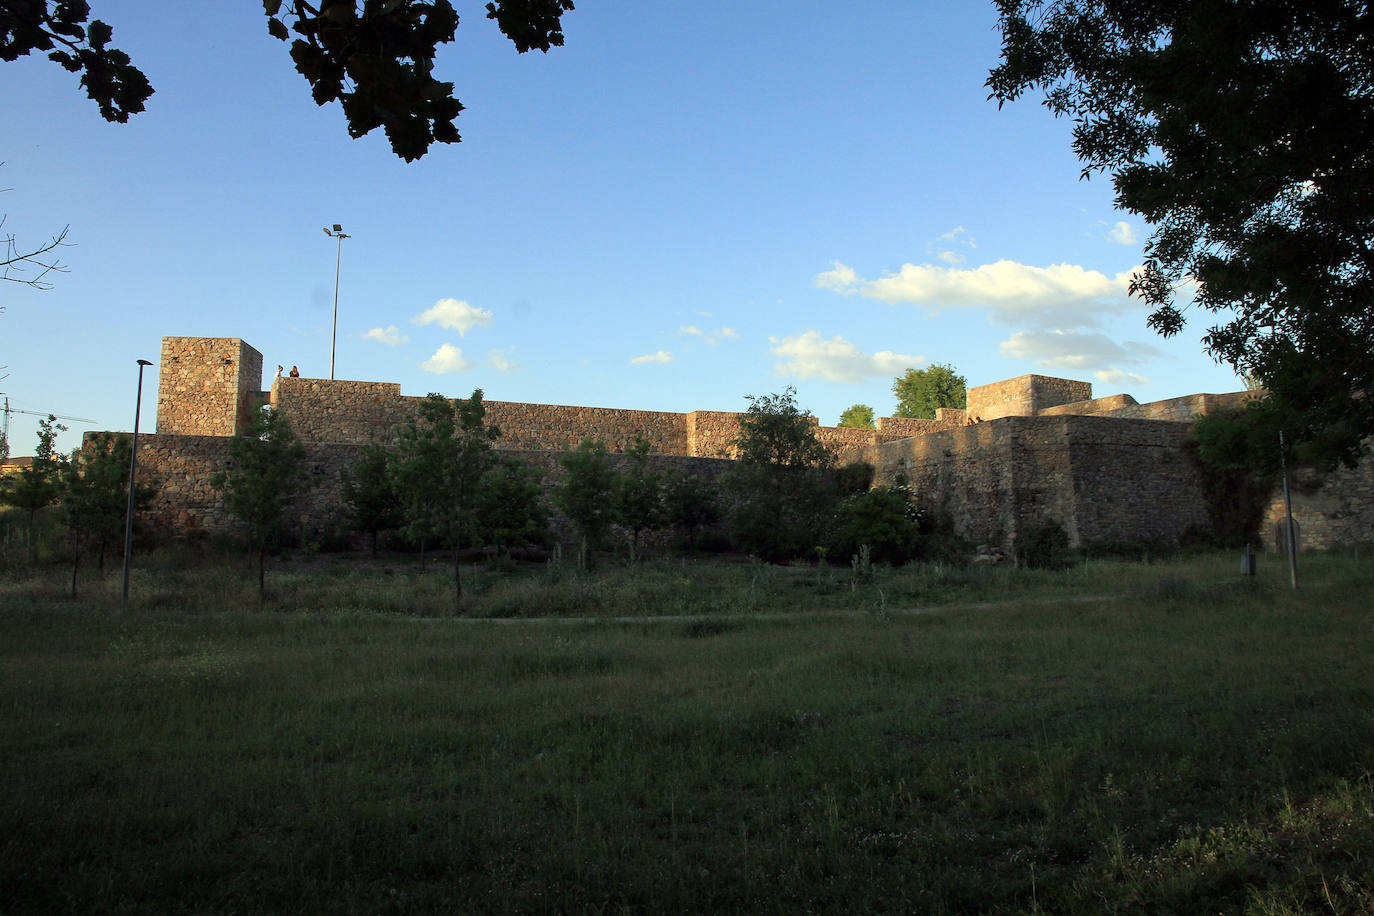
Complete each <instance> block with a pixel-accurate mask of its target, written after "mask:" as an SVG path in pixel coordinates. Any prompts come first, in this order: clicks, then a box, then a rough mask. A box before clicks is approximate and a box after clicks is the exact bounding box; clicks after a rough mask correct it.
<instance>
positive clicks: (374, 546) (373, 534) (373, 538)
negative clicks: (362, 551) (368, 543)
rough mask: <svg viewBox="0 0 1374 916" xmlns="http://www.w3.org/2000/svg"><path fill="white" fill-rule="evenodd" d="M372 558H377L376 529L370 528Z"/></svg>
mask: <svg viewBox="0 0 1374 916" xmlns="http://www.w3.org/2000/svg"><path fill="white" fill-rule="evenodd" d="M372 559H374V560H375V559H377V529H376V528H373V529H372Z"/></svg>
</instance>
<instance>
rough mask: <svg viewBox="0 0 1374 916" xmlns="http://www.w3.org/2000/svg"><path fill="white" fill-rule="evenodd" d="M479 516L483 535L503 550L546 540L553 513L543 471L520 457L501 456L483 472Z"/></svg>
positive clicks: (478, 496) (478, 507)
mask: <svg viewBox="0 0 1374 916" xmlns="http://www.w3.org/2000/svg"><path fill="white" fill-rule="evenodd" d="M477 517H478V528H479V530H480V532H481V534H482V537H483V538H484V539H485V540H486V542H487V543H489V544H492V545H493V546H495V547H496V549H497V550H498V551H501V552H503V553H509V552H510V549H511V548H512V547H516V546H519V545H521V544H544V543H546V542H547V540H548V534H549V516H548V512H547V511H546V510H545V508H544V488H543V485H542V482H541V481H540V476H539V472H538V471H536V470H535V469H534V468H532V467H530V466H529V465H527V464H526V463H525V462H523V461H521V460H519V459H518V458H511V457H508V456H505V457H498V458H497V459H496V461H495V462H494V463H493V464H492V466H491V467H490V468H488V469H487V471H486V473H485V474H484V475H483V476H482V480H481V484H480V486H479V488H478V494H477Z"/></svg>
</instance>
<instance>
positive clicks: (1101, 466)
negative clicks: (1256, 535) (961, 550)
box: [857, 416, 1207, 547]
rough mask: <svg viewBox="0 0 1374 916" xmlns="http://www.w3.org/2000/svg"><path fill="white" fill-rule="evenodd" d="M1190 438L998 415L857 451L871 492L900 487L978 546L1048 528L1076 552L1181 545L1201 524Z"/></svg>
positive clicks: (1112, 424) (1139, 428)
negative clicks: (871, 476) (1113, 545)
mask: <svg viewBox="0 0 1374 916" xmlns="http://www.w3.org/2000/svg"><path fill="white" fill-rule="evenodd" d="M1187 435H1188V430H1187V428H1186V427H1184V426H1181V425H1180V426H1174V425H1164V424H1161V423H1157V422H1150V421H1141V420H1116V419H1107V418H1098V417H1077V416H1068V417H1004V418H1002V419H999V420H995V421H985V422H983V423H979V424H976V425H973V426H961V427H956V428H953V429H947V430H940V431H936V432H932V433H929V434H927V435H925V436H919V437H914V438H910V439H903V440H900V441H896V442H889V443H882V444H879V445H876V446H874V447H872V448H870V449H867V450H864V451H862V452H860V453H857V454H858V455H859V456H861V457H862V458H863V459H864V460H866V461H868V462H870V463H871V464H873V466H874V468H875V481H874V482H875V484H877V485H890V484H894V483H897V482H898V481H900V480H905V481H906V482H907V484H908V486H910V487H911V488H912V490H913V492H914V493H915V494H916V499H917V501H918V503H919V504H920V505H922V507H923V508H925V509H927V510H929V511H933V512H937V513H939V514H941V515H944V516H947V517H948V518H950V519H951V520H952V521H953V522H954V527H955V531H956V532H957V533H958V534H959V535H960V536H962V537H964V538H967V539H968V540H971V541H974V542H977V543H986V544H1001V545H1003V546H1008V547H1012V546H1015V543H1016V541H1017V539H1018V537H1020V536H1022V535H1023V534H1024V533H1025V532H1027V531H1029V530H1030V529H1032V528H1034V527H1036V526H1038V525H1041V524H1043V523H1045V522H1051V521H1052V522H1057V523H1059V524H1061V525H1063V526H1064V529H1065V530H1066V531H1067V532H1068V534H1069V539H1070V543H1072V544H1073V545H1075V546H1080V545H1084V544H1094V543H1103V542H1126V541H1148V542H1160V543H1177V541H1178V538H1179V536H1180V535H1181V534H1182V533H1183V532H1184V531H1185V530H1187V529H1188V528H1189V527H1190V526H1193V525H1198V526H1203V525H1205V524H1206V522H1207V517H1206V503H1205V501H1204V500H1203V499H1202V481H1201V479H1200V477H1199V476H1198V473H1197V470H1196V468H1194V467H1193V466H1192V465H1191V464H1190V463H1189V462H1188V459H1187V458H1186V457H1185V454H1184V450H1183V445H1184V442H1185V441H1186V439H1187Z"/></svg>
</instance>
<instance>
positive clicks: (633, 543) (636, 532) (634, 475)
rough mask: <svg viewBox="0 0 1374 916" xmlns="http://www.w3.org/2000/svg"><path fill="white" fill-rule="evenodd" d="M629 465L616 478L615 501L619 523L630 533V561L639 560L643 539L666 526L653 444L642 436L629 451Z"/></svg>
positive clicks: (660, 482)
mask: <svg viewBox="0 0 1374 916" xmlns="http://www.w3.org/2000/svg"><path fill="white" fill-rule="evenodd" d="M625 456H626V462H625V465H624V467H623V468H622V469H621V471H620V473H619V474H617V475H616V478H615V489H614V491H613V494H612V498H613V500H614V502H615V514H616V519H617V520H618V521H619V522H620V524H621V525H623V526H624V527H625V528H628V529H629V531H630V559H631V561H634V560H637V559H638V558H639V538H640V535H642V534H643V533H644V532H645V531H648V530H651V529H654V528H657V527H658V526H659V525H661V524H662V523H663V518H664V501H663V488H664V485H663V475H662V474H661V473H659V472H658V470H656V469H655V468H654V466H653V464H651V463H650V461H649V443H648V441H646V440H645V439H644V438H643V437H641V436H636V437H635V441H634V442H633V443H631V444H630V446H629V448H627V449H625Z"/></svg>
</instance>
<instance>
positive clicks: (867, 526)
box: [830, 487, 920, 565]
mask: <svg viewBox="0 0 1374 916" xmlns="http://www.w3.org/2000/svg"><path fill="white" fill-rule="evenodd" d="M830 537H831V541H830V555H831V556H832V557H834V558H835V559H836V560H845V559H848V558H850V557H853V556H855V555H856V554H858V553H859V549H860V548H861V547H863V546H865V545H866V546H867V547H868V548H869V550H870V551H871V554H870V555H871V556H872V558H873V559H874V560H876V561H879V562H883V563H891V564H893V565H900V564H902V563H905V562H907V561H908V560H911V559H915V558H916V556H917V555H918V551H919V542H920V530H919V529H918V526H917V518H916V514H915V512H914V511H913V509H912V505H911V500H910V494H909V493H908V492H907V490H906V488H905V487H876V488H874V489H872V490H869V491H867V492H865V493H852V494H850V495H849V496H846V497H845V498H844V499H842V500H840V501H839V503H838V505H837V506H836V510H835V518H834V521H833V522H832V526H831V531H830Z"/></svg>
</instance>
